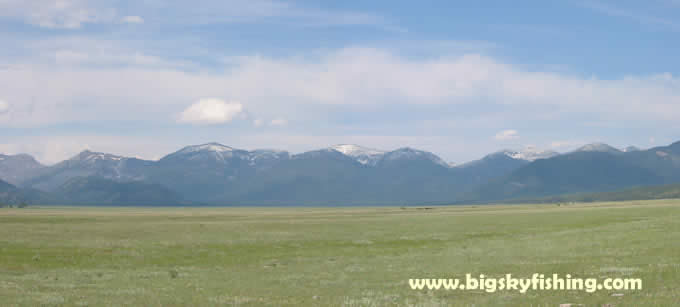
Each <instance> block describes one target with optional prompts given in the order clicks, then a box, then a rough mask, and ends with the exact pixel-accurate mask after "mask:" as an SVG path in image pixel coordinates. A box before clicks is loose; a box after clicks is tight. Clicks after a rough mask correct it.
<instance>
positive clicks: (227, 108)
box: [179, 98, 243, 124]
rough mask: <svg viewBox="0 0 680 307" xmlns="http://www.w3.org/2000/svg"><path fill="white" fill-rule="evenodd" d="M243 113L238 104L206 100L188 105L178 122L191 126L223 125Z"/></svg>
mask: <svg viewBox="0 0 680 307" xmlns="http://www.w3.org/2000/svg"><path fill="white" fill-rule="evenodd" d="M241 112H243V105H241V103H238V102H226V101H223V100H220V99H216V98H206V99H201V100H199V101H197V102H196V103H194V104H192V105H190V106H189V107H188V108H186V109H185V110H184V111H183V112H182V113H181V114H180V118H179V121H180V122H183V123H192V124H223V123H228V122H230V121H231V120H232V119H234V117H236V116H237V115H239V114H240V113H241Z"/></svg>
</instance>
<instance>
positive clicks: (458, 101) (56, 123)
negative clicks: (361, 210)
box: [0, 0, 680, 163]
mask: <svg viewBox="0 0 680 307" xmlns="http://www.w3.org/2000/svg"><path fill="white" fill-rule="evenodd" d="M679 13H680V1H677V0H649V1H631V0H626V1H605V0H597V1H596V0H581V1H569V0H565V1H550V0H548V1H514V2H511V1H427V2H414V1H382V0H380V1H285V0H280V1H275V0H248V1H237V0H227V1H217V0H203V1H190V2H188V1H160V0H145V1H87V0H30V1H26V0H0V41H2V44H0V45H1V46H2V47H0V152H4V153H18V152H27V153H30V154H32V155H34V156H36V157H37V158H38V159H39V160H40V161H43V162H45V163H54V162H57V161H59V160H61V159H65V158H68V157H70V156H72V155H74V154H76V153H77V152H79V151H81V150H83V149H91V150H97V151H106V152H111V153H115V154H121V155H130V156H139V157H142V158H148V159H157V158H160V157H161V156H163V155H164V154H167V153H169V152H172V151H175V150H177V149H178V148H179V147H182V146H184V145H188V144H198V143H204V142H209V141H217V142H221V143H223V144H226V145H230V146H234V147H238V148H244V149H255V148H278V149H285V150H289V151H292V152H301V151H305V150H311V149H318V148H323V147H328V146H330V145H333V144H339V143H356V144H359V145H364V146H369V147H375V148H378V149H386V150H389V149H395V148H398V147H403V146H410V147H416V148H420V149H424V150H428V151H432V152H434V153H436V154H438V155H440V156H441V157H442V158H444V159H445V160H447V161H452V162H456V163H461V162H465V161H469V160H472V159H476V158H479V157H481V156H483V155H485V154H488V153H490V152H493V151H496V150H500V149H503V148H514V149H521V148H523V147H526V146H536V147H539V148H543V149H551V150H556V151H568V150H572V149H574V148H576V147H578V146H580V145H583V144H586V143H590V142H598V141H603V142H607V143H610V144H612V145H614V146H619V147H624V146H628V145H636V146H639V147H643V148H644V147H653V146H659V145H664V144H668V143H671V142H674V141H677V140H680V132H678V131H680V129H679V128H680V124H678V121H677V118H678V117H679V116H680V80H679V79H678V77H677V76H678V74H679V73H680V72H679V71H680V61H678V60H677V56H676V55H677V54H680V39H677V38H678V35H680V18H677V17H678V16H680V14H679Z"/></svg>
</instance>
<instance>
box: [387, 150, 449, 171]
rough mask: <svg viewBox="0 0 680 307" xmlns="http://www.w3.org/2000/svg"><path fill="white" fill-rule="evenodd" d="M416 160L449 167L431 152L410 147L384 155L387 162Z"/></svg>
mask: <svg viewBox="0 0 680 307" xmlns="http://www.w3.org/2000/svg"><path fill="white" fill-rule="evenodd" d="M418 158H425V159H428V160H430V161H432V162H434V163H437V164H439V165H441V166H443V167H446V168H449V167H451V165H450V164H449V163H446V161H444V160H442V158H440V157H439V156H437V155H435V154H433V153H431V152H427V151H422V150H418V149H415V148H411V147H402V148H399V149H397V150H394V151H390V152H388V153H385V159H387V160H402V159H404V160H407V159H418Z"/></svg>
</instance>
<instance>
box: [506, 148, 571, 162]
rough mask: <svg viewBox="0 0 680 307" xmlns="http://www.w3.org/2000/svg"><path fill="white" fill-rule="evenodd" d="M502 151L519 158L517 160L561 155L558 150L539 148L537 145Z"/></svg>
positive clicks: (532, 159) (511, 156)
mask: <svg viewBox="0 0 680 307" xmlns="http://www.w3.org/2000/svg"><path fill="white" fill-rule="evenodd" d="M501 153H503V154H505V155H506V156H508V157H510V158H513V159H517V160H525V161H536V160H538V159H548V158H552V157H554V156H557V155H559V153H558V152H555V151H552V150H543V149H539V148H537V147H535V146H528V147H526V148H524V149H523V150H509V149H506V150H502V151H501Z"/></svg>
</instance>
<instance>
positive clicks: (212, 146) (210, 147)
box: [178, 142, 234, 153]
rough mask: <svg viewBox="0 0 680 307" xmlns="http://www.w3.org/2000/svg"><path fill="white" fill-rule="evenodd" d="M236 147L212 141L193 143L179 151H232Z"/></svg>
mask: <svg viewBox="0 0 680 307" xmlns="http://www.w3.org/2000/svg"><path fill="white" fill-rule="evenodd" d="M231 151H234V148H231V147H229V146H225V145H222V144H220V143H216V142H212V143H206V144H201V145H192V146H187V147H184V148H182V149H181V150H180V151H178V153H194V152H231Z"/></svg>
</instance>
